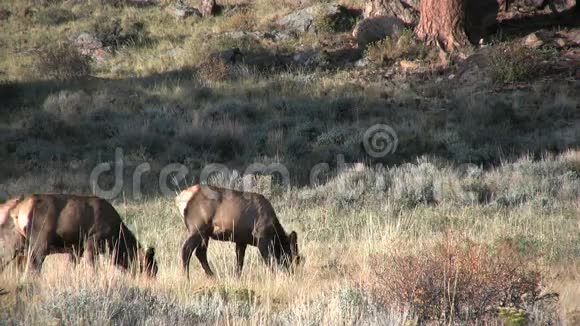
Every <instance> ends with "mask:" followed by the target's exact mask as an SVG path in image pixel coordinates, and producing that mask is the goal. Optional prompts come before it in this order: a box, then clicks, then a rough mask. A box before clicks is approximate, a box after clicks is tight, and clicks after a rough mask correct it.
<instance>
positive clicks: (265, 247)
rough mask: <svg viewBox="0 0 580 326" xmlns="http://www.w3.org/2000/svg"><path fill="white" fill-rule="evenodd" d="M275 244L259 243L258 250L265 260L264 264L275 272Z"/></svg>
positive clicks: (268, 242)
mask: <svg viewBox="0 0 580 326" xmlns="http://www.w3.org/2000/svg"><path fill="white" fill-rule="evenodd" d="M272 244H273V242H272V241H270V240H267V241H260V242H259V243H258V250H259V251H260V255H262V258H263V259H264V263H265V264H266V265H268V267H270V269H271V270H274V257H273V256H272V254H273V246H272Z"/></svg>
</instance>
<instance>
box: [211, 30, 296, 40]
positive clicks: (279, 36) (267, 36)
mask: <svg viewBox="0 0 580 326" xmlns="http://www.w3.org/2000/svg"><path fill="white" fill-rule="evenodd" d="M221 35H222V36H226V37H229V38H232V39H235V40H239V39H243V38H253V39H256V40H260V41H262V40H267V41H270V42H274V43H277V42H283V41H288V40H290V39H295V38H296V34H294V33H286V32H281V31H266V32H261V31H255V32H247V31H233V32H225V33H222V34H221Z"/></svg>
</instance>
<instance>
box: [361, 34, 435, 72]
mask: <svg viewBox="0 0 580 326" xmlns="http://www.w3.org/2000/svg"><path fill="white" fill-rule="evenodd" d="M427 53H428V49H427V47H426V46H425V45H424V44H423V43H422V42H419V41H417V40H416V39H415V35H414V34H413V31H411V30H404V31H402V32H399V33H396V34H395V35H393V36H392V37H387V38H385V39H384V40H381V41H378V42H375V43H373V44H371V45H370V46H369V47H367V49H366V57H367V58H368V59H369V60H370V61H371V62H373V63H376V64H385V63H391V62H393V61H396V60H400V59H406V60H417V59H423V58H425V57H426V56H427Z"/></svg>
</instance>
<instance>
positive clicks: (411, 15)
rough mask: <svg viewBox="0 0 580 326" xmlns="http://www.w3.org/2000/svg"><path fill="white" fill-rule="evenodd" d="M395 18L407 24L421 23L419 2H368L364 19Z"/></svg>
mask: <svg viewBox="0 0 580 326" xmlns="http://www.w3.org/2000/svg"><path fill="white" fill-rule="evenodd" d="M374 16H394V17H397V18H399V19H400V20H401V21H403V22H404V23H405V24H408V25H416V24H417V23H418V22H419V0H367V1H366V4H365V7H364V10H363V17H365V18H368V17H374Z"/></svg>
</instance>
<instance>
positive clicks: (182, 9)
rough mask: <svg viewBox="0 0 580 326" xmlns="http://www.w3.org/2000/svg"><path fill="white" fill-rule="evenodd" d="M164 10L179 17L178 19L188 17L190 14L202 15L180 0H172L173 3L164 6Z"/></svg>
mask: <svg viewBox="0 0 580 326" xmlns="http://www.w3.org/2000/svg"><path fill="white" fill-rule="evenodd" d="M165 10H166V11H167V12H168V13H169V14H171V15H172V16H174V17H176V18H179V19H185V18H187V17H190V16H197V17H201V16H202V15H201V12H200V11H199V10H197V9H196V8H193V7H190V6H188V5H186V4H185V3H183V2H182V1H181V0H178V1H176V2H174V3H173V4H171V5H169V6H167V8H165Z"/></svg>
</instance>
